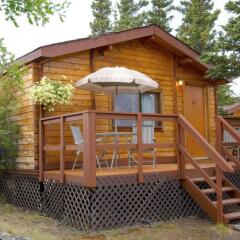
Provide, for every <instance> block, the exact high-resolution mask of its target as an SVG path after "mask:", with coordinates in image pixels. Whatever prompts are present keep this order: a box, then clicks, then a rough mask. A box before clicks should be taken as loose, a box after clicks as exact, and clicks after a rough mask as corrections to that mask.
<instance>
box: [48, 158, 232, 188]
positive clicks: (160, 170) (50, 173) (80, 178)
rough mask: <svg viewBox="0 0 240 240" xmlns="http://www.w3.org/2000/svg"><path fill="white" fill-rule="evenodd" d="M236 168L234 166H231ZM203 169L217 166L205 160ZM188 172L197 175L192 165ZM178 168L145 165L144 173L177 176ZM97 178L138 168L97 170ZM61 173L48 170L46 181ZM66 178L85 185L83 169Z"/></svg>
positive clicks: (188, 165) (136, 171) (56, 178)
mask: <svg viewBox="0 0 240 240" xmlns="http://www.w3.org/2000/svg"><path fill="white" fill-rule="evenodd" d="M231 165H232V166H234V164H231ZM199 166H201V168H202V169H206V170H207V169H214V168H215V167H216V164H215V163H213V162H211V161H210V160H205V162H202V163H199ZM186 170H190V171H191V170H193V171H192V172H193V174H195V172H196V171H195V169H194V167H193V166H192V165H191V164H186ZM177 171H178V166H177V164H174V163H173V164H158V165H157V166H156V168H154V167H153V166H152V165H144V166H143V173H144V174H152V173H171V174H175V175H177ZM96 174H97V177H105V176H123V175H136V176H137V174H138V169H137V166H133V167H127V166H123V167H117V168H116V167H114V168H112V169H111V168H101V169H99V168H97V170H96ZM60 177H61V174H60V171H59V170H48V171H44V180H56V181H60ZM64 178H65V182H66V183H83V170H82V169H74V170H71V169H68V170H65V171H64Z"/></svg>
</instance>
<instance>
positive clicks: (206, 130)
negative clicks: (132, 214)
mask: <svg viewBox="0 0 240 240" xmlns="http://www.w3.org/2000/svg"><path fill="white" fill-rule="evenodd" d="M18 60H19V61H21V62H22V63H24V64H26V65H27V66H28V67H29V73H28V75H27V76H26V77H25V90H26V95H25V96H24V98H23V105H22V107H21V109H20V111H19V113H18V114H17V115H16V116H15V121H16V123H18V124H19V125H20V128H21V139H20V141H19V157H18V158H17V168H18V170H19V171H18V172H20V173H21V172H22V173H23V172H26V170H27V171H28V172H31V171H32V172H37V175H38V177H39V181H40V182H46V183H49V181H54V182H56V183H60V184H65V185H69V184H70V185H69V186H71V184H77V185H79V186H84V187H87V188H89V189H95V188H96V187H97V189H98V190H96V192H97V191H102V192H104V191H103V189H102V190H101V187H100V186H102V185H104V184H106V185H107V186H112V185H111V184H115V186H121V187H122V186H127V187H129V184H130V185H131V184H137V185H136V186H138V188H139V189H145V187H146V186H147V185H146V184H147V183H149V181H150V182H152V183H153V182H154V181H155V180H156V179H158V180H156V181H157V182H159V181H160V180H159V179H161V176H163V175H164V174H168V175H169V174H170V176H173V179H175V180H173V181H176V179H177V182H175V183H174V184H178V183H179V184H181V185H182V186H183V188H184V189H185V190H179V189H181V188H180V185H179V187H177V188H176V190H173V191H172V192H174V191H175V192H174V194H175V193H176V192H178V193H177V194H180V193H179V191H180V192H181V191H186V192H187V194H189V195H188V197H186V198H185V199H190V198H191V199H192V198H193V199H194V201H195V202H197V204H198V206H200V207H201V208H202V209H203V210H204V211H206V212H207V214H208V215H209V216H210V217H211V218H212V219H214V220H216V221H219V222H225V223H227V222H228V221H229V220H232V219H236V218H240V213H239V212H237V213H236V212H234V213H224V206H225V205H227V204H229V202H230V201H231V203H232V204H235V203H236V204H238V203H239V201H238V200H239V199H240V192H239V190H238V189H237V187H235V186H234V185H233V184H232V183H231V182H230V181H229V180H228V179H227V178H226V177H224V174H223V173H225V172H228V173H231V174H234V172H235V170H236V169H237V168H238V167H239V166H240V163H239V162H238V160H237V159H236V158H235V157H234V156H232V155H231V153H230V152H229V151H228V150H227V144H226V143H225V145H224V143H223V141H222V140H221V139H222V134H223V129H225V130H226V129H227V130H228V131H230V133H231V135H232V136H233V137H235V138H236V139H237V141H238V143H239V142H240V136H239V134H238V133H236V132H235V130H234V129H233V128H232V127H231V125H230V124H229V123H227V122H226V121H224V119H222V118H221V117H217V116H216V114H217V111H216V109H217V103H216V87H217V85H218V83H219V82H220V81H212V80H209V79H206V78H205V75H206V71H207V70H208V68H209V66H208V65H206V64H203V63H202V62H201V61H200V55H199V53H197V52H196V51H194V50H193V49H192V48H190V47H189V46H187V45H186V44H184V43H183V42H181V41H180V40H178V39H177V38H175V37H174V36H172V35H170V34H169V33H167V32H165V31H164V30H163V29H161V28H159V27H158V26H155V25H153V26H147V27H142V28H136V29H131V30H127V31H122V32H116V33H109V34H106V35H102V36H97V37H93V38H84V39H77V40H72V41H67V42H61V43H56V44H51V45H47V46H43V47H40V48H38V49H36V50H34V51H32V52H30V53H28V54H26V55H24V56H23V57H21V58H19V59H18ZM114 66H121V67H126V68H129V69H132V70H136V71H139V72H142V73H144V74H146V75H147V76H149V77H151V78H152V79H153V80H155V81H156V82H158V84H159V88H158V89H156V90H154V91H151V92H149V93H146V97H149V96H150V97H151V99H152V101H153V102H154V104H153V105H152V106H153V107H152V109H151V111H150V112H149V111H146V112H144V111H142V112H139V105H138V103H139V101H142V98H141V97H140V96H139V95H136V96H129V94H128V95H124V94H120V96H118V99H117V100H116V96H115V95H102V94H95V93H92V92H90V91H87V90H82V89H78V88H76V89H75V92H74V96H73V99H72V102H71V104H70V105H68V106H57V107H56V108H55V111H53V112H46V111H43V110H42V109H41V108H40V107H38V106H35V105H33V103H32V102H31V101H30V100H29V98H28V95H27V94H28V91H29V89H30V87H31V86H32V85H33V84H34V83H36V82H39V81H40V79H41V78H42V77H43V76H47V77H49V78H50V79H52V80H57V81H59V80H61V81H63V82H73V84H75V83H76V82H77V81H79V80H80V79H81V78H83V77H85V76H86V75H88V74H90V73H92V72H95V71H96V70H98V69H100V68H103V67H114ZM63 75H64V76H66V79H65V80H64V79H63V78H62V76H63ZM221 82H222V81H221ZM117 103H118V104H119V105H120V108H118V109H120V111H118V112H116V104H117ZM141 104H142V103H141ZM148 107H149V106H148ZM146 108H147V107H146ZM116 120H117V121H119V123H121V124H118V129H117V131H118V132H119V133H120V135H119V136H120V137H119V138H118V140H117V141H115V140H116V139H115V138H111V137H108V138H107V140H106V141H105V142H102V143H98V142H96V138H97V136H98V135H99V136H100V135H101V134H102V133H108V132H112V131H113V128H114V122H115V121H116ZM124 121H125V122H124ZM131 121H134V122H135V124H136V126H137V142H129V141H128V138H130V137H131V134H132V132H133V130H132V128H131V126H130V124H129V122H131ZM144 121H148V122H149V121H150V122H155V124H154V138H155V142H153V143H144V142H143V140H142V135H143V131H142V127H141V126H142V123H143V122H144ZM72 122H75V123H77V124H79V126H80V128H81V129H82V131H83V137H84V143H83V144H80V145H75V144H74V139H73V136H72V132H71V129H70V124H71V123H72ZM216 129H217V130H216ZM121 133H124V134H121ZM101 136H104V135H101ZM149 148H150V149H153V148H154V149H156V166H153V165H152V164H151V163H145V160H151V159H152V155H151V153H149V152H147V153H146V152H145V150H146V149H149ZM78 150H79V151H81V152H82V153H81V154H80V160H79V166H78V167H76V168H75V169H73V170H72V166H73V162H74V159H75V157H76V151H78ZM129 150H134V151H135V158H136V162H135V164H133V165H131V166H130V165H129V162H128V157H129V155H128V154H129ZM101 151H104V154H105V156H104V157H105V158H106V159H104V160H106V161H109V163H111V161H112V159H113V152H114V151H115V153H117V154H118V164H114V166H113V167H107V166H104V165H102V166H101V167H99V166H98V165H97V164H96V155H98V154H100V153H101ZM146 162H147V161H146ZM156 176H157V177H156ZM164 176H165V175H164ZM234 176H235V175H234ZM153 177H154V179H155V177H156V179H155V180H149V179H150V178H151V179H153ZM159 177H160V178H159ZM116 179H117V180H116ZM164 179H165V178H164ZM216 179H217V180H216ZM128 181H129V182H128ZM156 181H155V183H156ZM103 182H104V183H103ZM110 182H111V183H110ZM112 182H113V183H112ZM199 182H204V183H205V184H206V186H207V187H206V188H205V189H204V190H203V189H201V188H199V187H198V185H197V183H199ZM145 183H146V184H145ZM155 183H154V184H155ZM172 183H173V182H172ZM124 184H125V185H124ZM142 184H143V185H142ZM174 184H173V185H174ZM173 185H171V186H173ZM46 186H47V185H46ZM142 186H145V187H142ZM152 186H153V185H152ZM164 186H167V185H164ZM174 186H178V185H174ZM127 187H126V188H127ZM41 189H42V188H41ZM99 189H100V190H99ZM169 189H170V188H169ZM177 189H178V190H177ZM115 190H116V189H115ZM115 190H111V191H115ZM145 190H146V189H145ZM145 190H144V191H145ZM43 191H44V190H43ZM119 191H120V190H119ZM141 191H142V190H141ZM164 191H165V190H164ZM166 191H168V190H166ZM96 192H91V193H89V194H96ZM120 192H121V191H120ZM120 192H116V194H115V195H116V196H118V194H120ZM130 192H131V191H130ZM222 192H227V193H228V192H230V193H231V194H230V195H229V196H230V197H229V199H230V200H224V199H223V196H222ZM105 193H106V192H105ZM122 193H123V192H121V194H122ZM209 193H215V194H216V196H217V197H216V199H215V200H212V199H210V198H208V196H207V195H208V194H209ZM65 194H66V193H65ZM79 194H80V193H79ZM109 194H110V193H109ZM181 194H182V193H181ZM184 194H185V193H183V194H182V195H181V196H185V195H184ZM110 195H111V194H110ZM110 195H108V196H109V199H107V197H106V195H104V199H105V200H102V201H106V202H108V201H111V199H114V197H115V196H110ZM153 195H154V194H153ZM153 195H151V196H153ZM167 195H168V196H170V194H167ZM87 196H88V195H86V196H85V197H86V198H87ZM94 196H96V195H94ZM133 196H136V195H134V194H133V195H131V196H129V198H126V197H124V198H123V199H125V200H126V199H132V200H131V201H135V203H136V204H137V206H139V205H138V203H137V202H136V201H137V200H136V199H133V198H131V197H133ZM164 196H166V195H164ZM171 196H172V197H171V199H174V198H175V197H174V195H171ZM178 196H180V195H178ZM70 197H71V193H70V192H69V193H68V194H67V199H68V198H70ZM118 197H119V196H118ZM110 198H111V199H110ZM157 198H158V197H157ZM166 198H167V196H166ZM91 199H94V197H91ZM106 199H107V200H106ZM137 199H138V200H139V198H137ZM171 199H170V200H169V201H172V200H171ZM125 200H123V202H124V201H125ZM165 200H166V199H165ZM165 200H164V201H165ZM79 201H80V200H79ZM89 201H90V200H89ZM91 201H92V200H91ZM112 201H113V200H112ZM126 201H128V200H126ZM129 201H130V200H129ZM139 201H140V200H139ZM164 201H163V202H164ZM116 202H117V200H116ZM116 202H115V203H111V204H110V205H111V206H112V208H111V209H110V210H109V211H110V212H111V211H113V212H114V208H115V209H119V208H120V207H119V206H120V205H121V204H120V205H119V204H118V205H117V206H115V205H114V204H116ZM180 202H181V203H180ZM183 202H184V201H181V200H176V201H175V203H176V204H177V208H178V207H179V206H180V205H181V204H183ZM190 202H191V201H190V200H189V201H188V202H187V203H186V202H185V203H184V204H187V206H188V204H190ZM74 204H76V202H75V203H74ZM92 204H93V203H92ZM98 204H100V203H99V202H98ZM128 204H131V203H129V202H128V203H127V202H125V203H124V206H127V205H128ZM159 204H160V203H159ZM161 204H162V203H161ZM179 204H180V205H179ZM100 205H101V204H100ZM100 205H99V206H100ZM93 206H95V205H94V204H93ZM157 206H158V205H157V204H156V206H155V207H157ZM189 206H190V205H189ZM194 206H195V205H194ZM95 207H96V206H95ZM105 207H106V206H105ZM168 207H169V206H168ZM168 207H166V206H163V208H164V209H165V208H168ZM69 208H70V207H69ZM96 208H97V207H96ZM139 208H141V207H140V206H139V207H138V209H139ZM121 209H123V206H122V205H121ZM152 209H155V208H152ZM89 211H90V210H89ZM91 211H94V210H92V209H91ZM91 211H90V212H91ZM99 211H100V212H101V211H103V210H99ZM121 211H122V210H121ZM137 211H138V210H137ZM126 212H128V211H126ZM155 212H157V210H156V211H155V210H154V214H155ZM173 212H174V211H173ZM78 214H79V212H78ZM91 214H92V212H91ZM101 214H103V215H104V214H106V213H103V212H102V213H101ZM114 214H115V212H114ZM114 214H113V216H115V217H116V219H119V216H120V215H119V216H116V215H114ZM164 214H165V213H164ZM123 215H124V214H123ZM180 215H181V214H177V215H176V216H177V217H179V216H180ZM94 216H95V217H96V216H97V214H96V215H94ZM104 216H105V215H104ZM121 216H122V215H121ZM176 216H175V217H176ZM105 217H106V216H105ZM128 217H129V216H128V215H127V213H125V216H124V219H125V220H119V221H120V222H121V223H122V224H123V225H125V224H126V221H127V220H126V219H128ZM91 219H92V215H91ZM96 219H98V217H96ZM109 219H112V218H111V217H109ZM157 219H159V218H157ZM69 221H70V220H69ZM79 221H81V220H79ZM106 221H107V220H106ZM70 222H71V221H70ZM96 222H97V220H96ZM109 224H110V223H109ZM110 225H111V224H110ZM110 225H109V226H110ZM116 225H119V224H116Z"/></svg>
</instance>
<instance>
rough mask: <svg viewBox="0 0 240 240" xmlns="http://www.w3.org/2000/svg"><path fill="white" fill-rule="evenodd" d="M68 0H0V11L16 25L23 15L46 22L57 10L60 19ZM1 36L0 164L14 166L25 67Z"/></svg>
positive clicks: (1, 165) (30, 21)
mask: <svg viewBox="0 0 240 240" xmlns="http://www.w3.org/2000/svg"><path fill="white" fill-rule="evenodd" d="M68 6H69V2H68V1H67V0H64V1H62V2H61V3H56V2H55V3H54V1H52V0H21V1H17V0H0V13H2V15H3V16H4V17H5V20H6V21H9V22H12V23H13V24H14V25H15V26H18V21H17V20H18V17H20V16H26V17H27V19H28V22H29V23H30V24H35V25H39V24H42V25H44V24H46V23H47V22H49V18H50V16H51V15H54V14H55V13H57V14H58V15H59V17H60V19H61V20H63V17H64V14H65V10H66V8H67V7H68ZM14 60H15V57H14V55H13V54H11V53H10V52H8V51H7V49H6V47H4V45H3V39H0V168H4V169H6V168H13V167H14V165H15V159H16V157H17V153H18V144H17V143H18V139H19V136H20V133H19V126H18V125H17V124H16V123H15V122H14V115H16V114H17V111H18V109H19V107H20V106H21V100H22V99H21V96H22V95H23V92H24V90H23V84H24V82H23V76H24V75H25V74H27V69H26V68H25V67H24V66H22V65H21V66H20V65H19V64H17V63H16V62H15V61H14Z"/></svg>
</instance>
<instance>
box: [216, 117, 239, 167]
mask: <svg viewBox="0 0 240 240" xmlns="http://www.w3.org/2000/svg"><path fill="white" fill-rule="evenodd" d="M216 123H217V135H219V137H218V139H217V145H218V151H219V153H220V154H222V155H223V156H224V155H225V156H226V157H227V158H228V159H229V160H230V161H232V162H234V163H235V164H236V167H238V168H240V161H239V160H238V159H236V157H235V156H234V155H233V154H232V153H231V151H230V150H228V148H227V147H226V146H225V145H224V144H223V130H224V129H225V130H227V131H228V133H229V134H230V135H231V136H232V137H233V138H234V139H235V141H236V142H237V143H238V144H239V145H240V133H239V132H238V131H236V130H235V129H234V127H233V126H231V124H230V123H229V122H227V121H226V120H225V119H224V118H223V117H221V116H219V115H217V116H216Z"/></svg>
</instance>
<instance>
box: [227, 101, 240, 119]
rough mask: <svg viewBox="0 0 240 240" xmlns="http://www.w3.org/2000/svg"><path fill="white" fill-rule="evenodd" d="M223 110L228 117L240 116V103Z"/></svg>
mask: <svg viewBox="0 0 240 240" xmlns="http://www.w3.org/2000/svg"><path fill="white" fill-rule="evenodd" d="M223 110H224V111H226V113H227V114H228V115H232V116H236V117H239V116H240V103H234V104H232V105H228V106H224V107H223Z"/></svg>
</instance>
